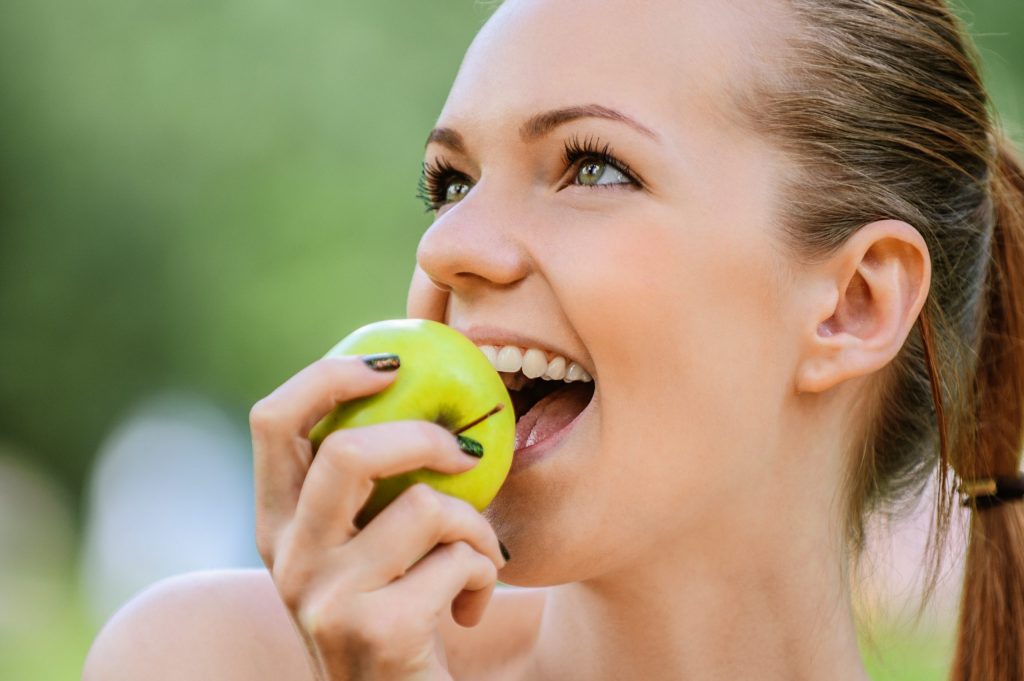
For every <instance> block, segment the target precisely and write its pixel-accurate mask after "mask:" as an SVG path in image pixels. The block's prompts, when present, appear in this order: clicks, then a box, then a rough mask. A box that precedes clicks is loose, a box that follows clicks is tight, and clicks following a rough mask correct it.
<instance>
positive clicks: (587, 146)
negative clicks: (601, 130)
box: [416, 135, 643, 213]
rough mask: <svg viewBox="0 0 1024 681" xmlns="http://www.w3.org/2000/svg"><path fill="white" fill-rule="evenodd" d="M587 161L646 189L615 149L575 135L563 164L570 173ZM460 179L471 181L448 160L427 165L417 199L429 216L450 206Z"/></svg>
mask: <svg viewBox="0 0 1024 681" xmlns="http://www.w3.org/2000/svg"><path fill="white" fill-rule="evenodd" d="M583 159H597V160H598V161H600V162H602V163H604V164H606V165H610V166H612V167H613V168H615V169H616V170H618V171H619V172H620V173H622V175H623V176H624V177H625V178H626V179H627V180H629V181H630V183H632V184H634V185H635V186H637V187H642V186H643V182H642V181H641V180H640V179H639V177H638V176H637V175H636V173H634V172H633V170H632V169H631V168H630V167H629V165H628V164H626V163H625V162H624V161H620V160H619V159H618V158H617V157H616V156H615V154H614V153H613V152H612V151H611V147H610V146H609V145H608V144H607V143H604V144H600V143H599V142H598V140H596V139H594V138H591V137H590V136H589V135H588V136H587V137H585V138H584V139H583V141H582V142H580V140H579V137H578V136H577V135H573V136H572V137H571V138H570V139H569V140H568V141H566V142H565V145H564V151H563V153H562V161H563V162H564V164H565V167H566V170H568V169H569V168H571V167H575V166H576V165H577V164H578V163H579V161H581V160H583ZM577 172H579V170H578V169H577ZM456 179H459V180H465V181H467V182H471V180H470V179H469V178H468V177H467V176H466V174H465V173H462V172H460V171H458V170H456V169H455V167H454V166H452V165H451V164H450V163H449V162H448V161H446V160H445V159H444V158H438V159H437V161H435V162H432V163H428V162H424V163H423V172H422V174H421V175H420V179H419V183H418V191H417V193H416V198H418V199H420V200H421V201H423V203H424V204H425V205H426V207H427V209H426V212H428V213H429V212H431V211H437V210H440V209H441V207H443V206H444V205H445V204H446V203H448V201H447V197H446V193H447V189H448V182H451V181H452V180H456ZM574 179H575V176H574ZM622 184H623V183H621V182H616V183H614V184H604V185H601V184H598V185H579V186H581V187H596V188H609V187H617V186H621V185H622Z"/></svg>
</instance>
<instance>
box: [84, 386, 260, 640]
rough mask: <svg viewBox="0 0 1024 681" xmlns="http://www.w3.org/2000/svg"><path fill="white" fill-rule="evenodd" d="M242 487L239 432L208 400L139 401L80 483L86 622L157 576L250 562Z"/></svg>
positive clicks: (248, 498) (248, 514) (248, 482)
mask: <svg viewBox="0 0 1024 681" xmlns="http://www.w3.org/2000/svg"><path fill="white" fill-rule="evenodd" d="M252 494H253V493H252V468H251V463H250V455H249V443H248V438H247V436H246V435H245V433H244V431H243V430H242V429H241V428H239V427H238V426H236V425H235V424H234V423H232V422H231V421H230V420H229V419H227V418H226V417H225V416H224V415H223V414H222V413H221V412H220V411H219V410H218V409H217V408H216V407H214V406H213V405H211V404H209V403H206V402H204V401H201V400H199V399H197V398H195V397H188V396H181V395H163V396H159V397H157V398H154V399H151V400H149V401H147V402H146V403H144V404H142V405H140V406H139V407H138V408H137V409H136V410H134V411H133V412H132V413H131V414H130V415H129V416H128V417H127V418H126V419H125V421H124V422H123V423H122V424H121V425H119V426H118V427H117V428H116V429H115V430H114V432H113V433H112V434H111V435H110V436H109V437H108V438H107V440H106V442H105V443H104V444H103V445H102V447H101V449H100V453H99V456H98V458H97V461H96V464H95V467H94V469H93V471H92V476H91V479H90V483H89V489H88V511H87V518H86V524H85V539H84V549H83V551H84V554H83V566H82V570H83V573H82V579H83V586H84V592H85V595H86V598H87V601H88V605H89V607H90V610H91V613H92V615H93V616H94V617H95V618H96V621H97V622H103V621H105V620H106V619H107V618H108V617H109V616H110V615H111V614H112V613H113V612H114V611H115V610H116V609H117V608H118V607H120V606H121V605H122V604H123V603H124V602H125V601H127V600H128V599H130V598H131V597H132V596H133V595H134V594H135V593H137V592H138V591H140V590H141V589H143V588H144V587H146V586H148V585H150V584H152V583H153V582H155V581H157V580H160V579H162V578H164V577H167V576H170V575H174V574H180V573H183V572H189V571H192V570H200V569H208V568H222V567H249V566H257V565H259V558H258V555H257V553H256V549H255V541H254V538H253V537H254V529H253V528H254V525H253V497H252Z"/></svg>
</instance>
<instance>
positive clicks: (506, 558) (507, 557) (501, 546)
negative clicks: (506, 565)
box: [498, 539, 511, 561]
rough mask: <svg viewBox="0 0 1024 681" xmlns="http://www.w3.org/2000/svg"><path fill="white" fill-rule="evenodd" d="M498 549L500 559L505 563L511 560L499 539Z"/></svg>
mask: <svg viewBox="0 0 1024 681" xmlns="http://www.w3.org/2000/svg"><path fill="white" fill-rule="evenodd" d="M498 548H499V549H501V557H502V558H504V559H505V560H506V561H507V560H508V559H509V558H511V556H510V555H508V549H506V548H505V545H504V544H502V543H501V540H500V539H499V540H498Z"/></svg>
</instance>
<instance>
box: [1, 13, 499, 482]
mask: <svg viewBox="0 0 1024 681" xmlns="http://www.w3.org/2000/svg"><path fill="white" fill-rule="evenodd" d="M485 9H486V8H485V7H484V6H482V5H474V4H472V3H470V2H466V3H420V2H408V3H405V2H403V3H401V4H400V5H399V4H396V3H373V2H337V1H335V2H323V1H319V2H312V3H302V4H299V5H296V4H294V3H289V2H283V1H280V0H278V1H274V0H255V1H254V0H246V1H244V2H243V1H240V0H204V1H203V2H195V1H192V2H188V1H179V2H137V1H132V0H85V1H72V0H13V1H11V2H6V3H2V4H0V158H2V161H0V329H2V330H0V376H2V380H0V440H2V439H8V440H11V441H13V442H16V443H18V444H19V445H21V446H22V447H23V448H24V449H25V450H27V451H28V452H31V455H32V456H33V457H35V458H37V460H38V461H39V462H41V463H43V464H44V465H45V466H46V468H48V469H50V470H51V471H52V472H54V473H55V474H56V475H57V476H59V478H60V479H61V480H62V482H63V483H64V484H66V485H67V486H69V487H70V488H72V489H77V488H78V487H79V485H80V482H81V480H82V478H83V476H84V474H85V473H86V471H87V469H88V464H89V462H90V459H91V457H92V455H93V454H94V452H95V451H96V449H97V446H98V444H99V442H100V441H101V439H102V437H103V435H104V433H105V432H106V431H107V430H108V429H109V428H110V426H111V425H112V424H113V422H114V421H115V420H116V419H117V417H118V415H119V414H121V413H122V412H123V411H124V410H125V408H126V407H128V406H129V405H130V404H132V403H134V402H135V401H136V400H138V399H139V398H141V397H144V396H145V395H147V394H149V393H150V392H152V391H154V390H157V389H160V388H168V387H170V388H174V387H187V388H190V389H193V390H199V391H203V392H205V393H206V394H209V395H211V396H213V397H214V398H216V399H219V400H220V401H222V402H224V403H225V404H227V405H230V406H231V407H232V408H234V409H237V412H238V414H239V417H240V418H244V416H245V413H246V411H247V409H248V406H249V405H250V404H251V403H252V402H254V401H255V400H256V399H258V398H259V397H260V396H262V395H264V394H266V393H267V392H269V391H270V390H271V389H273V388H274V387H275V386H276V385H278V384H279V383H280V382H281V381H283V380H284V379H285V378H287V377H288V376H289V375H291V374H292V373H294V372H295V371H296V370H297V369H299V368H300V367H301V366H303V365H305V364H306V363H308V362H310V361H312V360H313V359H315V358H316V357H318V356H319V355H321V354H322V353H323V352H325V351H326V350H327V349H328V348H329V347H330V346H331V345H332V344H333V343H334V342H335V341H336V340H337V339H338V338H340V337H341V336H342V335H344V334H345V333H347V332H348V331H349V330H351V329H352V328H354V327H355V326H357V325H359V324H362V323H364V322H367V321H371V320H373V319H378V318H385V317H401V316H404V313H405V291H406V289H407V285H408V281H409V277H410V275H411V272H412V267H413V264H414V257H415V248H416V244H417V241H418V239H419V235H420V234H421V233H422V231H423V230H424V229H425V228H426V226H428V225H429V216H428V215H426V214H425V213H424V211H423V207H422V205H421V204H420V203H419V202H418V201H417V200H416V199H415V198H414V196H415V191H416V181H417V179H418V176H419V164H420V162H421V161H422V158H423V144H424V141H425V139H426V134H427V132H428V131H429V129H430V127H431V126H432V125H433V123H434V122H435V120H436V118H437V115H438V113H439V112H440V109H441V106H442V105H443V103H444V99H445V97H446V95H447V91H448V88H449V86H450V84H451V80H452V79H453V77H454V75H455V72H456V70H457V67H458V64H459V61H460V60H461V57H462V54H463V52H464V50H465V48H466V46H467V45H468V44H469V41H470V40H471V38H472V36H473V34H474V32H475V30H476V29H477V28H478V27H479V25H480V24H481V23H482V22H483V21H484V19H485V18H486V11H485Z"/></svg>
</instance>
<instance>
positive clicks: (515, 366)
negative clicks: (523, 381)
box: [479, 345, 594, 383]
mask: <svg viewBox="0 0 1024 681" xmlns="http://www.w3.org/2000/svg"><path fill="white" fill-rule="evenodd" d="M479 348H480V350H481V352H483V353H484V354H485V355H486V356H487V359H489V360H491V364H493V365H494V368H495V369H497V370H498V371H505V372H512V373H514V372H517V371H522V372H523V374H524V375H525V376H526V377H527V378H541V379H543V380H545V381H565V382H566V383H572V382H573V381H582V382H584V383H586V382H588V381H592V380H594V379H593V377H591V375H590V374H589V373H587V370H586V369H584V368H583V367H581V366H580V365H579V364H577V363H576V362H570V361H568V360H566V359H565V357H562V356H561V355H555V356H554V358H553V359H551V360H548V358H547V354H546V353H545V352H544V351H543V350H538V349H537V348H526V350H525V351H524V350H522V349H520V348H518V347H516V346H514V345H503V346H501V347H495V346H493V345H481V346H479Z"/></svg>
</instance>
